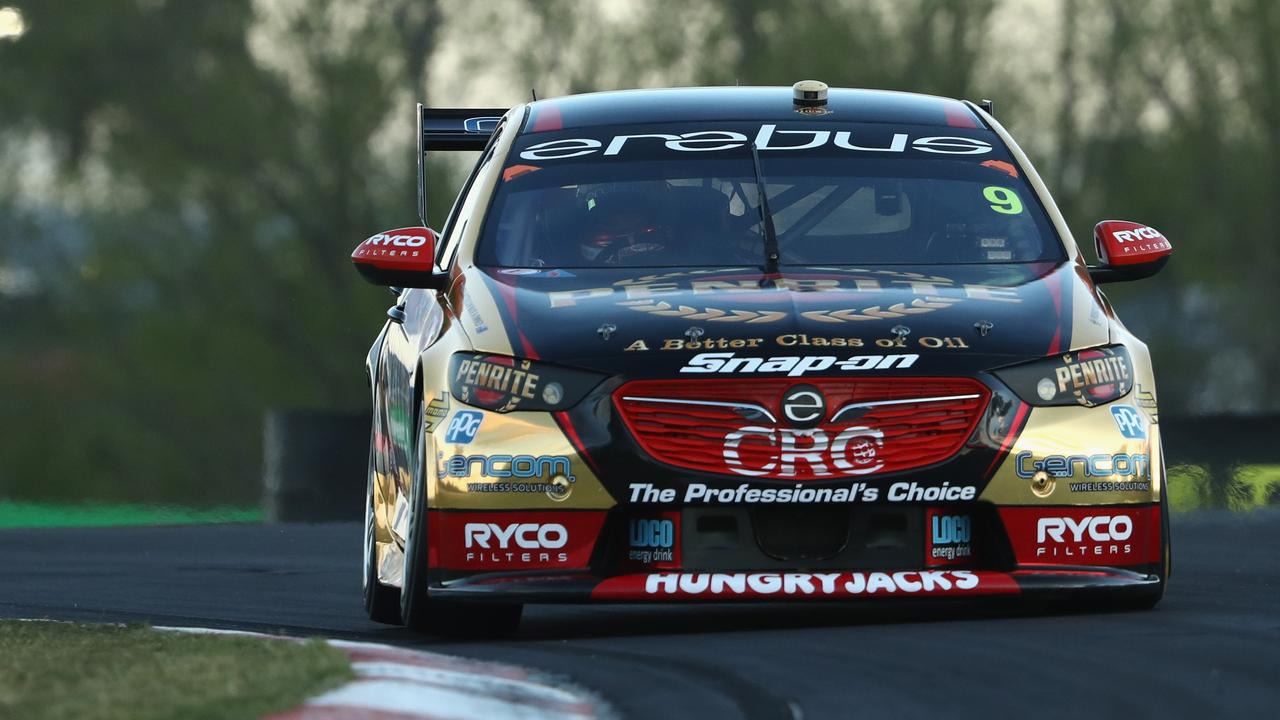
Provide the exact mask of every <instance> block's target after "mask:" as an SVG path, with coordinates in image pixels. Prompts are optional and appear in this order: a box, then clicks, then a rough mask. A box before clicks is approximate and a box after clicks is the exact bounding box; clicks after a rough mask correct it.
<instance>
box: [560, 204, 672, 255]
mask: <svg viewBox="0 0 1280 720" xmlns="http://www.w3.org/2000/svg"><path fill="white" fill-rule="evenodd" d="M584 202H585V206H586V208H587V217H586V223H585V224H584V226H583V228H584V232H583V235H582V237H581V238H580V239H579V244H578V249H579V252H580V254H581V256H582V259H583V260H587V261H589V262H591V263H593V264H605V265H612V264H620V263H621V264H626V261H627V259H628V258H631V257H634V256H637V255H641V254H644V253H652V252H659V251H661V250H663V249H665V248H666V247H667V244H668V242H669V238H668V233H667V229H666V227H665V224H664V223H663V222H662V219H661V217H660V211H659V204H658V203H657V202H656V199H655V198H654V196H653V194H652V193H649V192H642V191H641V190H639V189H633V188H627V189H619V188H617V187H615V186H609V187H597V188H595V189H594V190H593V191H592V192H591V193H590V194H589V195H587V196H586V197H585V199H584Z"/></svg>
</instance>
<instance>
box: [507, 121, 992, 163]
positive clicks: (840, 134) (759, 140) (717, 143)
mask: <svg viewBox="0 0 1280 720" xmlns="http://www.w3.org/2000/svg"><path fill="white" fill-rule="evenodd" d="M749 142H750V141H749V140H748V139H747V136H746V134H745V133H740V132H734V131H731V130H701V131H698V132H687V133H681V134H679V135H675V134H671V133H643V134H637V135H614V136H613V137H611V138H609V139H608V141H607V142H605V141H603V140H597V139H595V138H565V139H561V140H549V141H547V142H541V143H538V144H536V145H530V146H529V147H528V148H527V149H526V150H525V151H524V152H522V153H520V158H521V159H522V160H533V161H545V160H567V159H569V158H575V157H582V156H584V155H594V154H596V153H600V155H601V157H615V156H618V155H621V154H622V152H623V151H624V150H631V151H634V150H637V149H639V150H644V151H647V152H652V151H654V150H658V149H666V150H670V151H673V152H686V153H703V152H723V151H727V150H736V149H739V148H744V147H747V145H748V143H749ZM863 142H865V140H864V141H863ZM753 144H754V145H755V147H756V149H757V150H759V151H760V152H766V151H770V150H773V151H782V152H786V151H796V150H813V149H816V148H822V147H826V146H827V145H829V144H830V145H834V146H835V147H836V148H838V149H839V150H848V151H852V152H862V153H905V152H906V151H907V150H908V149H911V150H914V151H916V152H922V153H931V154H940V155H985V154H986V153H989V152H991V143H988V142H986V141H984V140H978V139H977V138H968V137H956V136H950V135H932V136H928V137H917V138H915V139H914V140H912V139H911V137H910V135H908V134H907V133H894V134H893V137H892V138H891V139H889V140H888V142H887V144H885V143H883V142H882V143H880V144H879V145H874V146H873V145H859V144H857V143H856V142H855V138H854V137H853V134H852V133H851V132H850V131H848V130H841V131H837V132H832V131H830V130H779V129H778V126H777V125H776V124H767V125H761V126H760V129H759V131H757V132H756V134H755V141H754V143H753ZM601 148H603V152H601Z"/></svg>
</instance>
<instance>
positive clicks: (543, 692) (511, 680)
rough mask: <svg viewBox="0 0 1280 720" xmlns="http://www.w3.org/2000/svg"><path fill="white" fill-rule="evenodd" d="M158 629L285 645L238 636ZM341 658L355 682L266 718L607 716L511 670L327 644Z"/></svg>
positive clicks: (558, 685)
mask: <svg viewBox="0 0 1280 720" xmlns="http://www.w3.org/2000/svg"><path fill="white" fill-rule="evenodd" d="M156 629H157V630H168V631H173V632H188V633H216V634H227V635H245V636H250V637H261V638H273V639H277V640H280V639H287V640H293V639H294V638H282V637H281V636H279V635H263V634H260V633H252V632H245V631H241V630H214V629H209V628H191V627H158V628H156ZM326 642H328V643H329V644H330V645H332V646H333V647H335V648H337V649H339V650H341V651H343V652H344V653H346V655H347V658H348V659H349V660H350V661H351V669H352V670H353V671H355V674H356V679H355V680H353V681H351V682H349V683H347V684H346V685H343V686H342V687H340V688H337V689H334V690H330V691H329V692H327V693H324V694H322V695H319V696H317V697H314V698H311V699H310V700H308V701H306V702H305V703H303V704H302V705H299V706H298V707H296V708H293V709H291V710H286V711H284V712H281V713H276V714H274V715H270V716H268V718H269V720H337V719H338V718H342V719H344V720H411V719H412V720H420V719H421V718H431V719H433V720H445V719H449V720H453V719H455V718H458V719H461V718H517V719H519V720H554V719H556V718H581V719H583V720H587V719H590V718H608V717H612V716H613V715H614V713H613V712H612V711H611V710H610V709H609V708H608V706H607V705H605V704H604V702H603V701H601V700H600V699H598V698H596V697H594V696H592V695H590V694H588V693H586V692H584V691H582V690H580V689H577V688H574V687H571V686H569V685H567V684H566V683H564V682H560V681H555V680H550V679H547V678H544V677H539V676H537V675H535V674H533V673H530V672H528V671H526V670H524V669H522V668H518V667H515V666H512V665H501V664H498V663H490V662H481V661H478V660H468V659H465V658H457V657H451V656H449V655H441V654H438V653H431V652H421V651H418V650H409V649H407V648H401V647H395V646H392V645H382V644H377V643H363V642H352V641H349V640H327V641H326Z"/></svg>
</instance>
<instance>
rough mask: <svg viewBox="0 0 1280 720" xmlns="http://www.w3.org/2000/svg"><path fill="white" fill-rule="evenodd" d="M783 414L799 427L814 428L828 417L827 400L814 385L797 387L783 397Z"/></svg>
mask: <svg viewBox="0 0 1280 720" xmlns="http://www.w3.org/2000/svg"><path fill="white" fill-rule="evenodd" d="M782 414H783V415H784V416H786V418H787V419H788V420H790V421H791V422H793V423H795V424H796V425H797V426H799V427H805V428H807V427H813V426H815V425H817V424H818V423H820V422H822V418H824V417H826V415H827V399H826V398H824V397H823V396H822V391H821V390H818V388H816V387H814V386H812V385H796V386H795V387H793V388H791V389H790V390H788V391H787V393H786V394H785V395H783V396H782Z"/></svg>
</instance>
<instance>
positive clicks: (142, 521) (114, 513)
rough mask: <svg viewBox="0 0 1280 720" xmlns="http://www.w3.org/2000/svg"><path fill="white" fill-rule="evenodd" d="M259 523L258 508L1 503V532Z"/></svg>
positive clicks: (260, 513) (259, 514)
mask: <svg viewBox="0 0 1280 720" xmlns="http://www.w3.org/2000/svg"><path fill="white" fill-rule="evenodd" d="M220 522H262V510H261V509H260V508H213V509H210V510H196V509H194V508H186V507H178V506H171V505H92V504H84V505H55V504H53V503H31V502H13V501H10V500H0V530H3V529H11V528H41V527H111V526H116V525H195V524H201V523H220Z"/></svg>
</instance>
